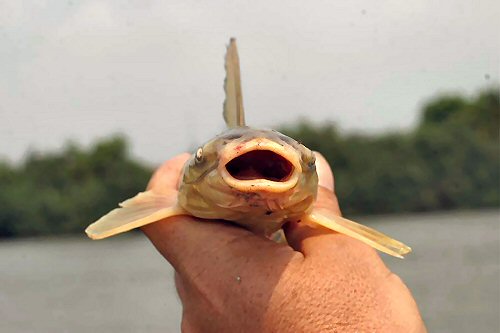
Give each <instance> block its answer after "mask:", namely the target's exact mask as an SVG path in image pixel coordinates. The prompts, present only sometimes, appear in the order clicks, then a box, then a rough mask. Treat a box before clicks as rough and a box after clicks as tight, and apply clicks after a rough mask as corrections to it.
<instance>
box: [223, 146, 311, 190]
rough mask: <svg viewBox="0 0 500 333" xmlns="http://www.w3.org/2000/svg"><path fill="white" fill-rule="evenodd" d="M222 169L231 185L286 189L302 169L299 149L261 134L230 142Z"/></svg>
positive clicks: (226, 148) (291, 185)
mask: <svg viewBox="0 0 500 333" xmlns="http://www.w3.org/2000/svg"><path fill="white" fill-rule="evenodd" d="M221 157H222V158H221V163H220V164H219V172H220V174H221V176H222V179H223V180H224V181H225V182H226V184H227V185H229V186H230V187H232V188H234V189H237V190H239V191H243V192H261V191H265V192H274V193H279V192H285V191H288V190H290V189H291V188H293V187H294V186H295V185H297V182H298V179H299V176H300V174H301V172H302V167H301V164H300V157H299V155H298V152H297V151H296V150H295V149H293V148H292V147H290V146H288V145H283V144H279V143H277V142H274V141H271V140H268V139H263V138H257V139H253V140H251V141H249V142H245V143H239V144H238V143H235V144H233V145H227V146H226V147H225V149H224V151H223V152H222V154H221Z"/></svg>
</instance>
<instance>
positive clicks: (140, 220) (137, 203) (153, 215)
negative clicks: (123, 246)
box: [85, 191, 186, 239]
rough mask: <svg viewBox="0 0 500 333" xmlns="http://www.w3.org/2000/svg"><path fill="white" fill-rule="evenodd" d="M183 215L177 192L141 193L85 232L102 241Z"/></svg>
mask: <svg viewBox="0 0 500 333" xmlns="http://www.w3.org/2000/svg"><path fill="white" fill-rule="evenodd" d="M183 214H186V212H185V211H184V210H183V209H182V208H180V207H179V206H178V205H177V191H172V192H171V193H166V194H163V193H162V194H156V193H154V192H152V191H147V192H141V193H139V194H137V195H136V196H135V197H133V198H131V199H128V200H126V201H124V202H122V203H121V204H120V208H116V209H113V210H112V211H111V212H109V213H108V214H106V215H104V216H103V217H101V218H100V219H99V220H97V221H96V222H94V223H92V224H91V225H89V226H88V227H87V229H85V232H86V233H87V236H89V237H90V238H92V239H102V238H106V237H110V236H113V235H116V234H119V233H122V232H125V231H129V230H131V229H135V228H138V227H141V226H143V225H146V224H149V223H153V222H156V221H159V220H161V219H164V218H166V217H170V216H174V215H183Z"/></svg>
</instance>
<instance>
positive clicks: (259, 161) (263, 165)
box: [226, 150, 294, 182]
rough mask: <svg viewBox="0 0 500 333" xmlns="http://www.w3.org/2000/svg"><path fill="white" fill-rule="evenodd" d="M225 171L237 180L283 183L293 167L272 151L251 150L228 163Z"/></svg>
mask: <svg viewBox="0 0 500 333" xmlns="http://www.w3.org/2000/svg"><path fill="white" fill-rule="evenodd" d="M226 170H227V171H228V172H229V174H230V175H231V176H232V177H233V178H235V179H238V180H255V179H266V180H270V181H274V182H284V181H287V180H288V179H289V178H290V176H291V175H292V173H293V170H294V167H293V165H292V163H290V161H288V160H287V159H286V158H285V157H283V156H281V155H280V154H277V153H275V152H273V151H270V150H252V151H249V152H246V153H244V154H242V155H240V156H237V157H235V158H233V159H232V160H231V161H229V162H228V163H227V164H226Z"/></svg>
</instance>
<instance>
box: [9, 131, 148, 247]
mask: <svg viewBox="0 0 500 333" xmlns="http://www.w3.org/2000/svg"><path fill="white" fill-rule="evenodd" d="M151 172H152V169H151V168H149V167H146V166H144V165H142V164H141V163H139V162H137V161H134V160H132V159H131V157H130V156H129V154H128V151H127V144H126V140H125V139H124V138H123V137H121V136H115V137H111V138H108V139H106V140H102V141H101V142H99V143H97V144H96V145H95V146H94V147H92V148H91V149H89V150H87V151H85V150H82V149H81V148H79V147H78V146H76V145H74V144H70V145H68V146H67V147H66V148H65V149H64V150H63V151H62V152H58V153H53V154H37V153H32V154H30V155H29V156H28V157H27V159H26V160H25V161H24V163H23V164H22V165H20V166H16V167H14V166H11V165H8V164H7V163H5V162H4V163H1V162H0V237H12V236H18V235H22V236H33V235H45V234H65V233H83V229H84V228H85V227H86V226H87V225H88V224H89V223H90V222H92V221H95V220H96V219H97V218H99V217H100V216H102V215H103V214H105V213H107V212H108V211H109V210H111V209H112V208H115V207H116V206H117V203H118V202H122V201H123V200H124V199H126V198H128V197H131V196H133V195H135V194H136V193H137V192H139V191H142V190H144V188H145V186H146V184H147V181H148V179H149V177H150V175H151Z"/></svg>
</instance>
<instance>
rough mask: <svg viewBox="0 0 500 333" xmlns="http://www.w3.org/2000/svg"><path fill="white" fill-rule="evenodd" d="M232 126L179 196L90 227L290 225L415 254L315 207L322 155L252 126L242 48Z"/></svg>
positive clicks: (150, 196)
mask: <svg viewBox="0 0 500 333" xmlns="http://www.w3.org/2000/svg"><path fill="white" fill-rule="evenodd" d="M224 89H225V92H226V100H225V102H224V119H225V121H226V124H227V126H228V130H226V131H225V132H223V133H221V134H219V135H217V136H216V137H215V138H213V139H212V140H210V141H208V142H207V143H206V144H204V145H203V146H201V147H200V148H198V149H197V151H196V152H195V153H194V154H193V155H192V156H191V157H190V158H189V160H188V161H187V162H186V164H185V166H184V170H183V175H182V178H181V182H180V185H179V188H178V190H176V191H174V190H172V191H171V192H168V193H163V192H162V193H161V194H157V193H155V192H154V191H151V190H150V191H146V192H141V193H139V194H137V195H136V196H135V197H133V198H131V199H128V200H126V201H124V202H122V203H121V204H120V208H116V209H114V210H112V211H111V212H109V213H108V214H106V215H104V216H103V217H101V218H100V219H99V220H97V221H96V222H94V223H92V224H91V225H89V226H88V227H87V229H86V230H85V232H86V233H87V235H88V236H89V237H90V238H92V239H102V238H106V237H109V236H113V235H116V234H119V233H122V232H125V231H128V230H131V229H134V228H138V227H140V226H143V225H146V224H149V223H153V222H156V221H159V220H161V219H164V218H167V217H171V216H176V215H192V216H195V217H199V218H204V219H223V220H227V221H232V222H234V223H236V224H238V225H240V226H243V227H245V228H247V229H249V230H251V231H252V232H254V233H256V234H260V235H265V236H271V235H272V234H273V233H274V232H277V231H279V230H280V229H281V227H282V226H283V224H284V223H286V222H287V221H299V220H300V221H301V222H302V223H306V224H308V225H311V226H313V227H314V226H318V225H319V226H323V227H326V228H328V229H331V230H334V231H337V232H340V233H343V234H346V235H348V236H351V237H353V238H355V239H358V240H360V241H362V242H364V243H366V244H368V245H370V246H372V247H374V248H376V249H378V250H380V251H382V252H385V253H387V254H390V255H392V256H395V257H399V258H402V257H403V255H405V254H407V253H409V252H410V251H411V249H410V247H408V246H406V245H405V244H403V243H401V242H399V241H397V240H394V239H392V238H390V237H388V236H386V235H384V234H382V233H380V232H378V231H376V230H373V229H371V228H368V227H366V226H364V225H361V224H358V223H356V222H353V221H350V220H348V219H345V218H343V217H340V216H337V215H335V214H334V213H332V212H330V211H328V210H325V209H319V208H314V202H315V199H316V195H317V191H318V175H317V173H316V165H315V161H316V158H315V154H314V152H312V151H311V150H310V149H308V148H306V147H305V146H304V145H302V144H300V143H299V142H297V141H296V140H294V139H292V138H290V137H288V136H286V135H283V134H281V133H279V132H277V131H275V130H267V129H254V128H251V127H247V126H246V125H245V117H244V111H243V98H242V93H241V83H240V69H239V59H238V53H237V49H236V42H235V40H234V39H231V41H230V43H229V46H228V49H227V53H226V80H225V82H224Z"/></svg>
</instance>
